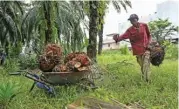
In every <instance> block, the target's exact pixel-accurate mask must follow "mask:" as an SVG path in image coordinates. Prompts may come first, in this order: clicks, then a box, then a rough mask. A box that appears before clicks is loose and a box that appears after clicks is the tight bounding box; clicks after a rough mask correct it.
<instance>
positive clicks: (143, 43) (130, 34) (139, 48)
mask: <svg viewBox="0 0 179 109" xmlns="http://www.w3.org/2000/svg"><path fill="white" fill-rule="evenodd" d="M128 20H129V21H130V22H131V24H132V26H131V27H130V28H128V29H127V31H126V32H125V33H124V34H122V35H114V36H113V39H114V40H115V41H116V42H119V41H121V40H123V39H129V40H130V43H131V45H132V51H133V55H136V58H137V62H138V63H139V65H140V67H141V71H142V78H143V79H144V80H146V81H148V80H149V76H150V51H149V49H148V46H149V43H150V42H151V35H150V31H149V28H148V26H147V24H145V23H140V22H138V20H139V18H138V16H137V15H136V14H132V15H130V17H129V19H128Z"/></svg>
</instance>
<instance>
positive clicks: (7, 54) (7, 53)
mask: <svg viewBox="0 0 179 109" xmlns="http://www.w3.org/2000/svg"><path fill="white" fill-rule="evenodd" d="M5 52H6V56H9V42H8V41H7V42H6V44H5Z"/></svg>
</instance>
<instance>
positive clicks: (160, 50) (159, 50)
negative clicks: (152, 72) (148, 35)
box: [150, 43, 165, 66]
mask: <svg viewBox="0 0 179 109" xmlns="http://www.w3.org/2000/svg"><path fill="white" fill-rule="evenodd" d="M150 51H151V55H150V59H151V61H150V62H151V63H152V65H154V66H159V65H160V64H162V62H163V60H164V57H165V49H164V47H162V46H161V45H159V44H157V43H151V49H150Z"/></svg>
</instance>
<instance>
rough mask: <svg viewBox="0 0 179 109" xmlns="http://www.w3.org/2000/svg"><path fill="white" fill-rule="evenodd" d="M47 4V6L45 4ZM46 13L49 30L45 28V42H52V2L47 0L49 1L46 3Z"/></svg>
mask: <svg viewBox="0 0 179 109" xmlns="http://www.w3.org/2000/svg"><path fill="white" fill-rule="evenodd" d="M45 5H47V7H46V6H45ZM43 7H44V15H45V19H46V21H47V30H45V44H47V43H49V42H52V24H51V19H50V17H51V16H50V12H51V11H50V10H51V7H50V3H49V2H48V1H47V3H44V5H43Z"/></svg>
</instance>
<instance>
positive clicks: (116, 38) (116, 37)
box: [113, 35, 118, 43]
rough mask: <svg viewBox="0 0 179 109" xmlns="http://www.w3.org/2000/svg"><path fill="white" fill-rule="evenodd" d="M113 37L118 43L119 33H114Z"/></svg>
mask: <svg viewBox="0 0 179 109" xmlns="http://www.w3.org/2000/svg"><path fill="white" fill-rule="evenodd" d="M113 39H114V40H115V41H116V43H117V42H118V35H114V36H113Z"/></svg>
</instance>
